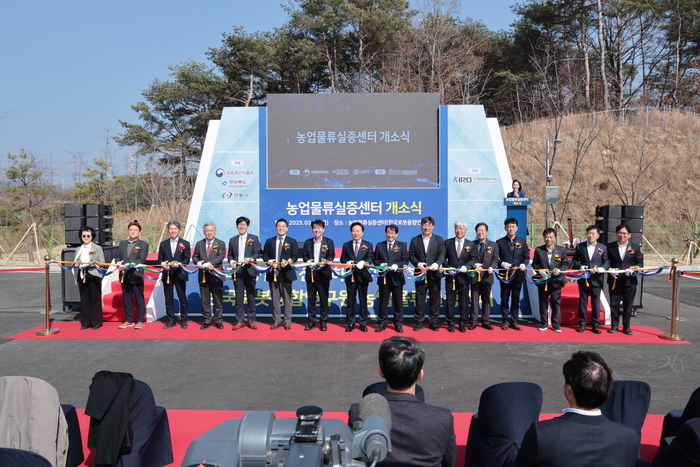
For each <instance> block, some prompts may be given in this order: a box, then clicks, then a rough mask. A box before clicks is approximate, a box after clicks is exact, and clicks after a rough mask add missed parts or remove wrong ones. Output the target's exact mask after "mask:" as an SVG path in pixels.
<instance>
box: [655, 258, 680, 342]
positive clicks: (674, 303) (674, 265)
mask: <svg viewBox="0 0 700 467" xmlns="http://www.w3.org/2000/svg"><path fill="white" fill-rule="evenodd" d="M680 274H681V273H680V271H679V270H678V258H673V259H672V260H671V277H672V279H673V282H672V286H671V287H672V289H671V290H672V291H671V331H670V332H665V333H663V334H661V335H660V336H659V337H660V338H661V339H666V340H669V341H684V340H685V337H683V336H681V335H678V334H676V315H677V314H678V301H679V299H680V297H679V295H678V293H679V291H680V287H681V284H680V281H679V280H678V277H679V276H680Z"/></svg>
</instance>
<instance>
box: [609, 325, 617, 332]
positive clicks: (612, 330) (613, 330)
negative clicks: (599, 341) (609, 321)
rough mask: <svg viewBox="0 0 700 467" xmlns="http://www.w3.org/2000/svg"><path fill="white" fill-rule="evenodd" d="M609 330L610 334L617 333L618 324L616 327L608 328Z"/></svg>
mask: <svg viewBox="0 0 700 467" xmlns="http://www.w3.org/2000/svg"><path fill="white" fill-rule="evenodd" d="M608 332H609V333H610V334H615V333H616V332H617V326H615V327H614V328H610V329H608Z"/></svg>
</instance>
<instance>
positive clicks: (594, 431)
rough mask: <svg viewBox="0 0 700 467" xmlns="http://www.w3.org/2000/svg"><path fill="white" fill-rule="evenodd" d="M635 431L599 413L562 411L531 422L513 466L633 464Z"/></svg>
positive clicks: (612, 466) (621, 466) (618, 466)
mask: <svg viewBox="0 0 700 467" xmlns="http://www.w3.org/2000/svg"><path fill="white" fill-rule="evenodd" d="M638 448H639V439H638V438H637V433H635V431H634V430H633V429H632V428H629V427H627V426H625V425H622V424H621V423H616V422H611V421H610V420H608V419H607V418H605V417H604V416H602V415H598V416H589V415H581V414H577V413H572V412H569V413H565V414H564V415H562V416H561V417H556V418H553V419H551V420H545V421H542V422H535V423H533V424H532V426H531V427H530V429H529V430H527V432H526V433H525V437H524V438H523V443H522V445H521V446H520V451H518V457H517V458H516V459H515V465H516V467H534V466H562V467H590V466H595V467H633V466H634V464H635V461H636V459H637V450H638Z"/></svg>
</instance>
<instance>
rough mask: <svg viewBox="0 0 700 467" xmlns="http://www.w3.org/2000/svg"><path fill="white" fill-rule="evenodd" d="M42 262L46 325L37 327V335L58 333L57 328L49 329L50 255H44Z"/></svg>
mask: <svg viewBox="0 0 700 467" xmlns="http://www.w3.org/2000/svg"><path fill="white" fill-rule="evenodd" d="M44 262H45V263H46V296H45V301H46V313H45V315H46V316H45V318H46V327H45V328H44V329H39V330H38V331H37V332H36V335H37V336H53V335H54V334H58V331H59V330H58V329H55V328H54V329H51V280H50V277H49V269H50V262H51V257H50V256H49V255H46V256H44Z"/></svg>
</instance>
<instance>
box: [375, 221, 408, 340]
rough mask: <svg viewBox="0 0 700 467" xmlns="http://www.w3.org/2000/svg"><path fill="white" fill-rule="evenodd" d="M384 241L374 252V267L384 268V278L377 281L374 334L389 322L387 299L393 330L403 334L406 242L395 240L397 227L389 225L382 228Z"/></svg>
mask: <svg viewBox="0 0 700 467" xmlns="http://www.w3.org/2000/svg"><path fill="white" fill-rule="evenodd" d="M384 235H385V236H386V241H384V242H379V243H377V248H376V249H375V250H374V265H375V266H386V267H387V269H386V270H385V271H386V274H385V275H384V277H381V278H379V279H377V281H378V282H379V316H378V318H379V326H377V329H376V330H375V332H382V331H383V330H385V329H386V326H387V324H388V321H389V297H391V299H392V302H393V304H394V329H395V330H396V332H399V333H401V332H403V285H404V284H405V283H406V279H405V278H404V275H403V268H405V267H406V266H408V259H409V258H408V248H407V246H406V242H400V241H398V240H397V239H396V238H397V237H398V235H399V227H398V226H396V225H394V224H390V225H387V226H386V227H384Z"/></svg>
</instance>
